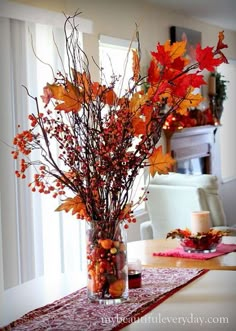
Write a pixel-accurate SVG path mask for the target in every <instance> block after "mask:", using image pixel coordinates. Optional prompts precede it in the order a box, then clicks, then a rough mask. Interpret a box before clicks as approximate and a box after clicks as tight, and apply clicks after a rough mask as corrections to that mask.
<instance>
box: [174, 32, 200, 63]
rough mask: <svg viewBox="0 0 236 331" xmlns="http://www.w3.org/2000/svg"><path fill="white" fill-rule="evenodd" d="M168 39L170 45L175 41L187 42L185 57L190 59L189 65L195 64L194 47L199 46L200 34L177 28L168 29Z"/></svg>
mask: <svg viewBox="0 0 236 331" xmlns="http://www.w3.org/2000/svg"><path fill="white" fill-rule="evenodd" d="M170 39H171V43H174V42H176V41H183V40H186V41H187V45H186V50H187V51H186V57H188V58H189V59H190V63H192V62H195V59H196V55H195V51H196V46H197V44H199V43H200V44H201V39H202V34H201V32H199V31H195V30H191V29H187V28H181V27H178V26H171V27H170Z"/></svg>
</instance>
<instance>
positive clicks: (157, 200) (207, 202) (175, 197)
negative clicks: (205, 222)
mask: <svg viewBox="0 0 236 331" xmlns="http://www.w3.org/2000/svg"><path fill="white" fill-rule="evenodd" d="M218 189H219V187H218V179H217V177H216V176H213V175H185V174H179V173H169V174H168V175H158V176H155V177H154V178H152V179H151V181H150V185H149V187H148V191H149V194H148V200H147V209H148V213H149V217H150V221H146V222H143V223H141V225H140V236H141V239H142V240H144V239H152V238H165V237H166V234H167V233H168V232H169V231H171V230H174V229H176V228H181V229H185V228H186V227H188V228H190V222H191V212H193V211H201V210H209V211H210V217H211V225H212V227H214V228H217V229H220V230H226V229H227V230H230V231H231V232H230V235H236V227H235V228H234V227H227V225H226V217H225V213H224V209H223V205H222V201H221V198H220V196H219V192H218Z"/></svg>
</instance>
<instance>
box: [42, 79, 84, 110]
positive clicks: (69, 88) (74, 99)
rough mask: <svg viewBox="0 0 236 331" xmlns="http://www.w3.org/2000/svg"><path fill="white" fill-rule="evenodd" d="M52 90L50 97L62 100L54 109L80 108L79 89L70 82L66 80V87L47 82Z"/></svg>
mask: <svg viewBox="0 0 236 331" xmlns="http://www.w3.org/2000/svg"><path fill="white" fill-rule="evenodd" d="M47 86H48V88H49V89H50V91H51V92H52V98H54V99H56V100H59V101H63V102H62V103H59V104H58V105H57V106H56V107H55V109H56V110H64V111H65V112H70V111H78V110H80V108H81V98H80V97H79V90H78V88H76V87H75V86H74V85H73V84H72V83H71V82H69V81H67V82H66V87H64V86H62V85H56V84H47Z"/></svg>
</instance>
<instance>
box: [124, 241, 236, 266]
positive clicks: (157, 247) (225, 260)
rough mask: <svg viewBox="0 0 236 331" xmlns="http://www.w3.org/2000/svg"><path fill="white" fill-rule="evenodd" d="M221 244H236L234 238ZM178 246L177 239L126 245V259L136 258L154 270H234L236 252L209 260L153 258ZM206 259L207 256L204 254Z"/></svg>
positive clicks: (134, 242) (136, 242)
mask: <svg viewBox="0 0 236 331" xmlns="http://www.w3.org/2000/svg"><path fill="white" fill-rule="evenodd" d="M222 243H223V244H236V236H224V237H223V238H222ZM179 246H180V241H179V240H178V239H171V238H168V239H164V238H163V239H149V240H138V241H132V242H129V243H128V257H129V258H130V259H134V258H138V259H140V260H141V263H142V265H143V266H146V267H147V266H149V267H155V268H167V267H178V268H205V269H209V270H236V252H230V253H228V254H223V255H220V256H217V257H214V258H211V259H191V258H182V257H169V256H154V255H153V253H155V252H166V251H168V250H170V249H175V248H176V247H179ZM206 257H207V254H206Z"/></svg>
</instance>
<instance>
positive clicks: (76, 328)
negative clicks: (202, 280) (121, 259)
mask: <svg viewBox="0 0 236 331" xmlns="http://www.w3.org/2000/svg"><path fill="white" fill-rule="evenodd" d="M206 272H207V270H204V269H196V268H195V269H188V268H163V269H157V268H150V269H144V270H143V272H142V287H141V288H137V289H131V290H129V300H128V301H125V302H123V303H121V304H115V305H109V306H105V305H99V304H96V303H90V302H89V301H88V299H87V290H86V288H82V289H80V290H78V291H76V292H74V293H72V294H70V295H68V296H66V297H64V298H62V299H60V300H57V301H55V302H53V303H52V304H49V305H46V306H44V307H42V308H39V309H36V310H33V311H32V312H30V313H27V314H26V315H24V316H23V317H22V318H20V319H18V320H16V321H15V322H12V323H11V324H10V325H8V326H6V327H5V328H0V331H7V330H14V331H20V330H21V331H22V330H24V331H26V330H27V331H43V330H44V331H45V330H56V331H82V330H84V331H85V330H86V331H110V330H113V331H114V330H116V331H117V330H120V329H121V328H123V327H124V326H125V325H128V324H130V323H132V322H134V321H136V320H138V319H139V318H140V317H141V316H143V315H144V314H146V313H147V312H149V311H150V310H152V309H153V308H154V307H156V306H157V305H159V304H160V303H161V302H163V301H164V300H166V299H167V298H168V297H170V296H171V295H172V294H174V293H175V292H177V291H178V290H179V289H180V288H182V287H184V286H185V285H187V284H188V283H190V282H192V281H193V280H194V279H196V278H198V277H199V276H201V275H203V274H204V273H206Z"/></svg>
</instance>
